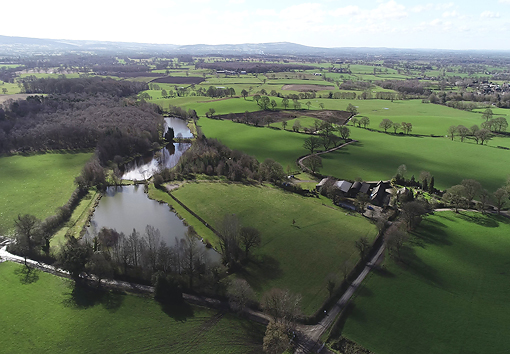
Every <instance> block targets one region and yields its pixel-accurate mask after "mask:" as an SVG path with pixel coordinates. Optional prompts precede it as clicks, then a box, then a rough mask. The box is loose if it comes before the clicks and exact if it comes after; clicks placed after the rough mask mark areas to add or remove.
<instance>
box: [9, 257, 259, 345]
mask: <svg viewBox="0 0 510 354" xmlns="http://www.w3.org/2000/svg"><path fill="white" fill-rule="evenodd" d="M22 270H23V266H21V265H17V264H13V263H9V262H6V263H2V264H0V281H1V283H2V291H1V292H0V301H1V303H2V311H1V312H0V322H1V323H2V326H1V327H0V347H1V348H2V352H5V353H56V352H62V353H105V352H108V353H141V352H150V353H213V354H214V353H231V354H237V353H239V354H241V353H260V352H261V351H262V345H261V344H262V337H263V335H264V328H263V327H262V326H260V325H257V324H254V323H251V322H248V321H246V320H243V319H240V318H238V317H235V316H232V315H230V314H225V315H222V314H219V313H217V312H215V311H212V310H207V309H203V308H200V307H192V306H182V307H180V308H174V309H168V310H166V312H165V311H164V310H163V309H162V308H161V306H160V305H159V304H158V303H157V302H155V301H154V300H152V299H150V298H144V297H137V296H133V295H125V294H122V293H116V292H105V291H103V292H100V291H97V290H82V289H80V288H75V287H74V285H73V283H72V282H70V281H68V280H66V279H62V278H58V277H56V276H53V275H49V274H46V273H43V272H35V275H32V277H26V276H25V274H24V273H23V272H22ZM32 273H33V274H34V272H32Z"/></svg>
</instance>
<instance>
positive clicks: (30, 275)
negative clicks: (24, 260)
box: [14, 266, 41, 285]
mask: <svg viewBox="0 0 510 354" xmlns="http://www.w3.org/2000/svg"><path fill="white" fill-rule="evenodd" d="M40 272H41V271H40V270H39V269H37V268H32V267H26V266H23V267H21V268H16V269H15V270H14V274H16V275H17V276H18V277H19V281H20V283H21V284H23V285H27V284H32V283H35V282H37V281H38V280H39V273H40Z"/></svg>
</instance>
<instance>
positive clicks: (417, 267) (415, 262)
mask: <svg viewBox="0 0 510 354" xmlns="http://www.w3.org/2000/svg"><path fill="white" fill-rule="evenodd" d="M401 254H402V256H401V260H400V262H398V263H399V264H400V265H401V266H402V267H404V268H405V269H406V270H407V271H408V272H409V273H411V274H413V275H414V276H416V277H419V278H421V279H423V281H425V282H426V283H428V284H430V285H432V286H435V287H440V288H442V287H443V280H442V279H441V277H440V275H439V272H438V271H437V270H436V269H434V268H433V267H431V266H430V265H428V264H426V263H425V262H423V260H422V259H421V258H420V257H418V255H417V254H416V251H415V249H414V248H413V247H409V246H404V247H403V249H402V251H401Z"/></svg>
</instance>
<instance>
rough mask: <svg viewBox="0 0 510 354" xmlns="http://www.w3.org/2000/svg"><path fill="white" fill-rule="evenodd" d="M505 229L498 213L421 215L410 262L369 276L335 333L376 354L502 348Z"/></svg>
mask: <svg viewBox="0 0 510 354" xmlns="http://www.w3.org/2000/svg"><path fill="white" fill-rule="evenodd" d="M509 233H510V224H509V220H508V219H506V218H504V217H497V216H482V215H481V214H478V213H461V214H455V213H452V212H438V213H436V214H435V215H434V216H429V217H427V218H426V219H425V220H424V221H423V223H422V225H421V226H420V227H419V229H418V231H417V232H416V234H415V236H414V237H413V240H414V246H413V247H412V249H411V250H410V251H409V253H408V255H409V256H408V259H409V266H401V265H397V264H395V262H394V261H392V260H386V261H385V264H384V269H385V270H384V272H379V273H377V272H376V273H372V274H371V275H370V276H369V278H368V279H367V280H366V282H365V283H364V284H363V287H362V288H361V289H360V290H359V292H358V294H357V295H356V298H355V300H354V309H353V311H352V313H351V314H350V315H349V317H348V318H347V321H346V323H345V326H344V328H343V333H342V334H343V335H344V336H346V337H348V338H349V339H352V340H354V341H356V342H357V343H359V344H361V345H363V346H364V347H366V348H367V349H369V350H371V351H373V352H374V353H378V354H385V353H387V354H390V353H391V354H400V353H402V354H404V353H406V354H407V353H416V354H421V353H424V354H425V353H427V354H429V353H488V354H489V353H504V352H506V351H507V349H508V346H509V345H510V337H509V336H508V335H507V329H508V318H509V317H510V306H509V305H508V293H509V291H510V288H509V284H510V283H509V281H508V267H507V265H508V253H509V252H510V238H509V237H508V234H509Z"/></svg>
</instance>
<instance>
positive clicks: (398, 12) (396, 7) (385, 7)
mask: <svg viewBox="0 0 510 354" xmlns="http://www.w3.org/2000/svg"><path fill="white" fill-rule="evenodd" d="M404 17H407V12H406V11H405V6H403V5H400V4H397V3H396V2H395V1H394V0H390V1H388V2H387V3H382V4H380V5H379V6H378V7H377V8H375V9H373V10H371V11H370V15H369V18H371V19H374V20H377V19H387V20H391V19H398V18H404Z"/></svg>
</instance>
